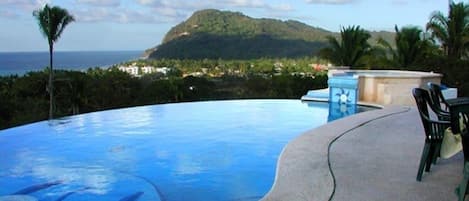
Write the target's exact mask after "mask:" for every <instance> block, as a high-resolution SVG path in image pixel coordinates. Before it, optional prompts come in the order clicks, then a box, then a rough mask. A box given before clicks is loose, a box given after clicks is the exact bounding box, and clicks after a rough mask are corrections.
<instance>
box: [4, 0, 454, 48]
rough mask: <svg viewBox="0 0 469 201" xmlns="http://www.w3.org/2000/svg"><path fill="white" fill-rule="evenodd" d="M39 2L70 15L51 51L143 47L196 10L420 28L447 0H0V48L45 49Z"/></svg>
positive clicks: (332, 24)
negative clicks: (36, 15)
mask: <svg viewBox="0 0 469 201" xmlns="http://www.w3.org/2000/svg"><path fill="white" fill-rule="evenodd" d="M45 3H49V4H51V5H57V6H60V7H63V8H66V9H67V10H69V12H70V13H72V15H74V17H75V18H76V22H73V23H72V24H70V25H69V26H68V27H67V28H66V30H65V31H64V32H63V34H62V37H61V38H60V39H59V40H58V42H57V43H56V45H55V46H54V47H55V50H57V51H100V50H142V51H143V50H145V49H147V48H151V47H153V46H156V45H158V44H159V43H160V42H161V40H162V39H163V37H164V34H165V33H166V32H167V31H168V30H169V29H170V28H171V27H173V26H175V25H176V24H178V23H180V22H182V21H183V20H185V19H187V18H188V17H190V15H191V14H192V13H193V12H194V11H196V10H200V9H205V8H215V9H221V10H231V11H239V12H242V13H244V14H246V15H248V16H251V17H255V18H276V19H281V20H287V19H293V20H298V21H301V22H303V23H306V24H309V25H312V26H316V27H321V28H324V29H327V30H331V31H338V30H339V29H340V27H343V26H348V25H360V26H361V27H363V28H365V29H368V30H388V31H392V30H393V27H394V25H398V26H399V27H401V26H405V25H416V26H419V27H422V28H423V27H424V26H425V23H426V22H427V21H428V19H429V16H430V14H431V13H432V12H433V11H437V10H438V11H442V12H444V13H445V14H446V13H447V9H448V0H290V1H287V0H201V1H188V0H0V27H2V30H1V31H0V51H1V52H17V51H47V50H48V49H47V47H48V46H47V41H46V40H45V39H44V38H43V36H42V35H41V33H40V32H39V28H38V25H37V23H36V21H35V19H34V18H33V16H32V12H33V10H35V9H38V8H41V7H42V6H43V5H44V4H45Z"/></svg>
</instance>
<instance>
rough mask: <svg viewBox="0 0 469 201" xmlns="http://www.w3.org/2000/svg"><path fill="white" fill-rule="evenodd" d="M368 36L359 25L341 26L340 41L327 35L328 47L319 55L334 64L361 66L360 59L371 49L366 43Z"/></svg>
mask: <svg viewBox="0 0 469 201" xmlns="http://www.w3.org/2000/svg"><path fill="white" fill-rule="evenodd" d="M370 37H371V35H370V34H369V33H368V32H367V31H365V30H364V29H361V28H360V26H350V27H347V28H342V30H341V31H340V41H338V40H337V39H336V38H334V37H332V36H329V37H327V39H328V41H329V45H330V47H328V48H324V49H323V50H322V52H321V55H322V56H323V57H325V58H327V59H329V60H330V61H331V62H332V63H334V64H335V65H339V66H350V67H356V66H362V65H363V64H360V63H359V61H360V59H361V58H362V57H363V56H365V55H366V54H369V52H370V51H371V46H370V44H369V43H368V39H369V38H370Z"/></svg>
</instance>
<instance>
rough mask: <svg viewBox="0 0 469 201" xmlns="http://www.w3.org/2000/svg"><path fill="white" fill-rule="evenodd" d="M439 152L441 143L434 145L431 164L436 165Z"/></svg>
mask: <svg viewBox="0 0 469 201" xmlns="http://www.w3.org/2000/svg"><path fill="white" fill-rule="evenodd" d="M440 151H441V142H438V143H436V144H435V152H434V154H433V159H432V162H433V164H436V161H437V159H438V158H439V157H440Z"/></svg>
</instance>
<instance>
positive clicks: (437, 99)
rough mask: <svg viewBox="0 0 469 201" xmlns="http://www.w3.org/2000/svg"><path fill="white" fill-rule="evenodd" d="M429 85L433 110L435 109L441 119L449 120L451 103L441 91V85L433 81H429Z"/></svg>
mask: <svg viewBox="0 0 469 201" xmlns="http://www.w3.org/2000/svg"><path fill="white" fill-rule="evenodd" d="M427 85H428V90H429V92H430V100H431V107H432V110H433V111H435V114H436V115H437V116H438V119H439V120H444V121H449V120H450V115H449V105H448V102H447V101H446V99H445V97H444V96H443V93H442V92H441V86H440V85H438V84H435V83H432V82H429V83H428V84H427ZM442 105H443V106H444V107H442Z"/></svg>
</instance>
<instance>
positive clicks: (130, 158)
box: [0, 100, 368, 201]
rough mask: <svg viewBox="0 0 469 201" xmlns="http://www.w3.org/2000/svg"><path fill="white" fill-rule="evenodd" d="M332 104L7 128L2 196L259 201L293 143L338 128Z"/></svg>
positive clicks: (245, 103) (209, 109) (155, 111)
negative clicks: (305, 135)
mask: <svg viewBox="0 0 469 201" xmlns="http://www.w3.org/2000/svg"><path fill="white" fill-rule="evenodd" d="M329 108H330V105H329V104H327V103H317V102H316V103H314V102H307V103H303V102H301V101H298V100H242V101H211V102H193V103H179V104H163V105H153V106H144V107H133V108H126V109H118V110H108V111H102V112H95V113H88V114H83V115H77V116H71V117H68V118H64V119H60V120H54V121H51V122H47V121H43V122H38V123H33V124H29V125H25V126H20V127H15V128H11V129H6V130H2V131H0V152H1V153H2V157H0V187H1V188H0V198H2V196H9V195H10V196H11V195H12V194H20V196H31V197H36V198H37V199H39V200H71V201H72V200H156V201H157V200H167V201H171V200H194V201H197V200H204V201H209V200H259V199H260V198H262V196H263V195H264V194H266V193H267V192H268V191H269V189H270V187H271V186H272V183H273V182H274V177H275V169H276V163H277V159H278V157H279V155H280V152H281V150H282V149H283V147H284V146H285V145H286V144H287V143H288V142H289V141H290V140H292V139H294V138H296V137H297V136H298V135H299V134H301V133H303V132H304V131H306V130H309V129H312V128H315V127H318V126H320V125H323V124H325V123H326V122H328V118H330V116H331V114H329V112H328V111H329ZM363 110H368V109H367V108H362V107H359V108H358V109H354V110H353V111H355V112H360V111H363ZM349 111H350V110H347V109H345V110H341V109H340V108H339V109H338V110H337V112H339V113H341V112H343V113H344V114H342V115H343V116H346V115H350V114H349ZM336 117H337V116H336ZM336 117H334V118H336ZM329 120H333V119H329Z"/></svg>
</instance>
